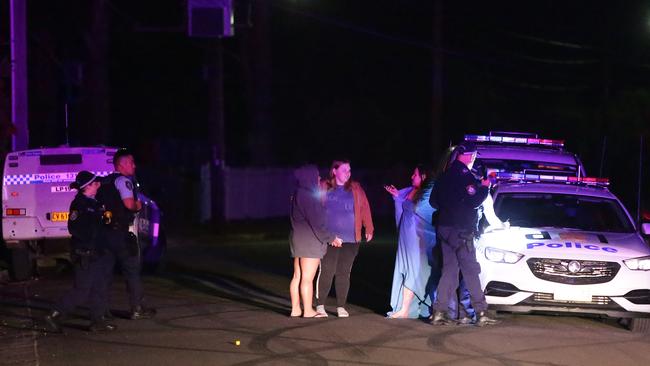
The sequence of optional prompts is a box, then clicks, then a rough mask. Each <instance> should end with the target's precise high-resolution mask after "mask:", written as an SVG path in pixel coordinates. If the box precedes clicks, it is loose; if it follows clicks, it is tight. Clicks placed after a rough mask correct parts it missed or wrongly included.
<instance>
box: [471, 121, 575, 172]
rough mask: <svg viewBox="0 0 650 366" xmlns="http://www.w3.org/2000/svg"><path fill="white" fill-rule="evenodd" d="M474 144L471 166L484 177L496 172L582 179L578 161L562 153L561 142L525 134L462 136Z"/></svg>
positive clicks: (573, 156) (568, 153)
mask: <svg viewBox="0 0 650 366" xmlns="http://www.w3.org/2000/svg"><path fill="white" fill-rule="evenodd" d="M465 141H471V142H473V143H474V144H475V145H476V150H477V152H478V156H477V157H476V162H475V164H474V166H475V167H480V166H482V167H483V168H485V169H486V172H487V174H490V173H496V172H522V173H535V172H544V173H549V172H551V174H555V175H566V176H584V175H586V172H585V168H584V166H583V164H582V162H581V161H580V158H578V156H577V155H576V154H574V153H571V152H569V151H566V150H565V148H564V140H554V139H546V138H540V137H539V136H538V135H537V134H534V133H526V132H495V131H490V132H489V134H488V135H465Z"/></svg>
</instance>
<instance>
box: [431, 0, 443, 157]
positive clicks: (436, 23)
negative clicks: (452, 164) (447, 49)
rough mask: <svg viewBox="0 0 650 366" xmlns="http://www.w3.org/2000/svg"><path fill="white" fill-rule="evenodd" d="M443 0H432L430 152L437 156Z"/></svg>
mask: <svg viewBox="0 0 650 366" xmlns="http://www.w3.org/2000/svg"><path fill="white" fill-rule="evenodd" d="M442 12H443V0H434V1H433V55H432V56H433V70H432V71H433V85H432V86H433V88H432V89H433V90H432V94H433V95H432V100H431V153H432V156H433V157H437V156H438V155H439V154H440V153H441V152H442V134H443V121H442V119H443V92H442V91H443V82H444V75H443V61H444V59H443V56H444V54H443V51H444V49H443V42H442V30H443V24H442V20H443V16H442Z"/></svg>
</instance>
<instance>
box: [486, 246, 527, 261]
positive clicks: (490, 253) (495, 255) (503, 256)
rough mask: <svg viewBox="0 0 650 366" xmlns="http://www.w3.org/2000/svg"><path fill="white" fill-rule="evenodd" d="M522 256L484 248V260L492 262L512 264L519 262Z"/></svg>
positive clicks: (506, 251)
mask: <svg viewBox="0 0 650 366" xmlns="http://www.w3.org/2000/svg"><path fill="white" fill-rule="evenodd" d="M523 256H524V255H523V254H521V253H515V252H511V251H508V250H502V249H497V248H491V247H486V248H485V258H487V259H488V260H489V261H492V262H499V263H510V264H513V263H517V262H519V260H520V259H521V258H522V257H523Z"/></svg>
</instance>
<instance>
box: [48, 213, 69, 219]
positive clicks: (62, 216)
mask: <svg viewBox="0 0 650 366" xmlns="http://www.w3.org/2000/svg"><path fill="white" fill-rule="evenodd" d="M50 217H51V218H52V221H68V213H67V212H52V215H51V216H50Z"/></svg>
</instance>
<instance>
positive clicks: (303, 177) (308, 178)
mask: <svg viewBox="0 0 650 366" xmlns="http://www.w3.org/2000/svg"><path fill="white" fill-rule="evenodd" d="M293 175H294V176H295V177H296V180H297V185H298V187H299V188H306V189H310V190H313V189H316V188H318V168H316V166H315V165H311V164H309V165H303V166H301V167H300V168H298V169H296V170H295V171H294V172H293Z"/></svg>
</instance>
